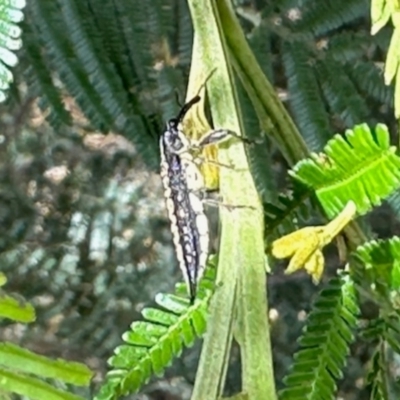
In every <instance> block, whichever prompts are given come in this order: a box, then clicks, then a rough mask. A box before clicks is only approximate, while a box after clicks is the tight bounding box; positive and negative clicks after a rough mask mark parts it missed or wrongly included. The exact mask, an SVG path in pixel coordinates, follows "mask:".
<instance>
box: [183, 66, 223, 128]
mask: <svg viewBox="0 0 400 400" xmlns="http://www.w3.org/2000/svg"><path fill="white" fill-rule="evenodd" d="M216 69H217V68H214V69H212V70H211V72H210V73H209V74H208V75H207V77H206V79H205V80H204V82H203V83H202V84H201V85H200V87H199V89H198V90H197V93H196V95H195V96H193V97H192V98H191V99H190V100H189V101H188V102H187V103H185V104H184V105H183V106H182V108H181V110H180V111H179V114H178V116H177V117H176V120H177V121H178V122H182V121H183V119H184V118H185V115H186V114H187V112H188V111H189V110H190V109H191V108H192V107H193V106H194V105H195V104H196V103H198V102H199V101H200V100H201V97H200V94H199V93H200V92H201V89H203V88H204V87H205V86H206V84H207V82H208V81H209V80H210V78H211V77H212V76H213V74H214V72H215V71H216Z"/></svg>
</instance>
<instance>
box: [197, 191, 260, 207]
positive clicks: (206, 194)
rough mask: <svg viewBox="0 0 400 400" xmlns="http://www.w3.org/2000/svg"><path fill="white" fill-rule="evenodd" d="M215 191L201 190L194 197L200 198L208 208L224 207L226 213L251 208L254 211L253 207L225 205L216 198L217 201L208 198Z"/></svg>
mask: <svg viewBox="0 0 400 400" xmlns="http://www.w3.org/2000/svg"><path fill="white" fill-rule="evenodd" d="M215 192H216V190H207V189H201V190H198V191H196V195H197V196H198V197H199V198H200V200H201V201H202V202H203V203H204V204H207V205H209V206H213V207H225V208H226V209H227V210H228V211H232V210H234V209H235V208H251V209H253V210H254V209H255V208H254V207H253V206H246V205H239V204H227V203H224V201H223V199H222V198H221V197H220V196H218V198H217V199H212V198H210V197H209V195H210V194H211V193H215Z"/></svg>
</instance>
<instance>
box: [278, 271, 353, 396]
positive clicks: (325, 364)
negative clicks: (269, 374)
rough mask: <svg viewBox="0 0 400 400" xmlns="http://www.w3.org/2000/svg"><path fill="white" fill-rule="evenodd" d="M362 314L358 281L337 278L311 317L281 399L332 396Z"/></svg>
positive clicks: (331, 283)
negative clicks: (359, 315)
mask: <svg viewBox="0 0 400 400" xmlns="http://www.w3.org/2000/svg"><path fill="white" fill-rule="evenodd" d="M358 314H359V308H358V303H357V299H356V292H355V288H354V284H353V282H352V281H351V279H350V277H349V276H347V275H344V274H343V276H340V277H338V278H333V279H332V280H331V281H330V282H329V285H328V287H327V288H325V289H323V290H322V292H321V293H320V295H319V297H318V299H317V301H316V302H315V304H314V306H313V309H312V311H311V313H310V315H309V316H308V319H307V322H306V326H305V328H304V329H303V335H302V337H301V338H300V339H299V344H300V346H301V349H300V350H299V351H298V352H297V353H296V354H295V356H294V362H293V365H292V367H291V370H290V372H289V374H288V376H287V377H286V378H285V379H284V383H285V385H286V388H285V389H283V390H282V391H281V392H280V397H279V398H280V400H297V399H298V400H321V399H331V398H333V397H334V393H335V391H336V383H335V380H338V379H341V377H342V370H343V367H344V365H345V360H346V357H347V355H348V354H349V346H350V343H351V342H352V341H353V340H354V335H353V330H354V329H355V328H356V325H357V316H358Z"/></svg>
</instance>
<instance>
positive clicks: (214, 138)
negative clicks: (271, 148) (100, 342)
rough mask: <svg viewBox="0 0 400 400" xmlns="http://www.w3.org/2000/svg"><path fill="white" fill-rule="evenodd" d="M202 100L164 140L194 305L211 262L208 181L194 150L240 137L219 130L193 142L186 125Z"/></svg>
mask: <svg viewBox="0 0 400 400" xmlns="http://www.w3.org/2000/svg"><path fill="white" fill-rule="evenodd" d="M200 99H201V98H200V96H199V95H196V96H195V97H193V98H192V99H191V100H190V101H188V102H187V103H186V104H184V105H183V106H182V108H181V110H180V112H179V113H178V115H177V116H176V117H175V118H172V119H170V120H169V121H168V122H167V124H166V129H165V131H164V132H163V134H162V135H161V138H160V151H161V178H162V182H163V186H164V193H165V199H166V204H167V210H168V216H169V219H170V222H171V231H172V237H173V242H174V246H175V251H176V255H177V259H178V263H179V267H180V268H181V270H182V272H183V275H184V277H185V281H186V284H187V286H188V291H189V297H190V302H191V303H192V304H193V303H194V300H195V298H196V290H197V284H198V282H199V280H200V278H201V277H202V275H203V273H204V269H205V266H206V262H207V257H208V250H209V228H208V220H207V217H206V215H205V212H204V205H203V203H204V201H205V200H206V199H205V192H206V190H205V186H204V179H203V176H202V174H201V172H200V170H199V168H198V166H197V165H196V162H195V159H194V157H193V155H192V154H191V150H193V149H201V148H203V147H204V146H208V145H211V144H215V143H218V142H221V141H224V140H225V139H227V138H229V137H231V136H237V135H236V134H235V133H233V132H231V131H229V130H226V129H215V130H212V131H210V132H209V133H206V134H205V135H204V136H202V137H201V138H200V139H199V140H198V141H191V140H190V139H189V138H188V137H187V136H186V135H185V133H184V132H183V130H182V122H183V120H184V118H185V115H186V114H187V112H188V111H189V110H190V108H191V107H193V105H195V104H196V103H198V102H199V101H200ZM216 164H217V165H218V163H216Z"/></svg>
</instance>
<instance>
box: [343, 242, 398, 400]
mask: <svg viewBox="0 0 400 400" xmlns="http://www.w3.org/2000/svg"><path fill="white" fill-rule="evenodd" d="M399 260H400V238H399V237H396V236H395V237H393V238H391V239H388V240H373V241H370V242H367V243H365V244H364V245H362V246H359V247H358V248H357V250H356V251H355V252H353V253H352V256H351V260H350V268H351V269H350V270H351V274H352V277H353V279H354V281H355V282H356V284H357V285H359V287H361V288H362V290H363V293H364V294H366V295H368V297H369V298H370V299H371V300H373V301H375V302H376V303H377V304H378V305H379V316H378V317H377V318H375V319H373V320H371V321H369V323H368V325H367V326H366V327H364V328H363V330H362V331H360V334H361V337H362V338H363V339H364V340H366V341H367V342H368V343H370V345H371V346H374V347H375V350H374V354H373V356H372V359H371V365H370V369H369V373H368V377H367V383H368V385H369V387H370V390H371V399H373V400H375V399H376V400H378V399H384V400H385V399H390V393H394V392H396V393H397V394H399V393H400V387H399V385H398V384H396V382H395V377H393V376H392V370H391V368H390V364H391V361H390V359H391V358H393V354H396V353H397V356H398V354H400V346H399V340H400V314H399V305H400V297H399V288H400V264H399Z"/></svg>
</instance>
